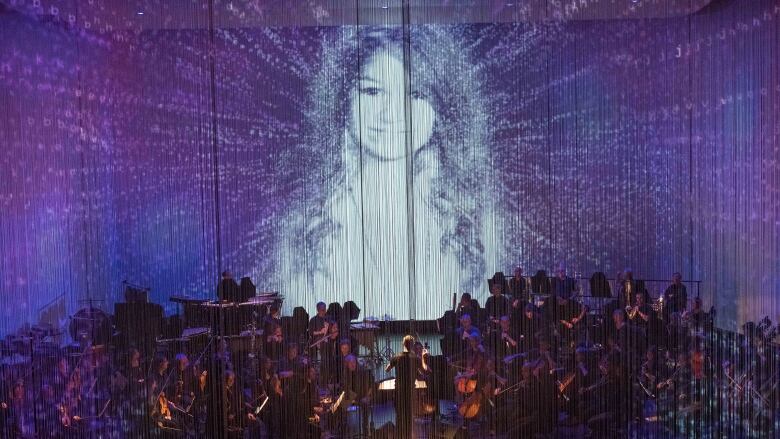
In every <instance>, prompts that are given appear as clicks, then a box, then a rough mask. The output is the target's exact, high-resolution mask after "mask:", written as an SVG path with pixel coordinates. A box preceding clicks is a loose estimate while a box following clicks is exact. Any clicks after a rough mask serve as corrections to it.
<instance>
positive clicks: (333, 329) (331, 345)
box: [320, 319, 340, 384]
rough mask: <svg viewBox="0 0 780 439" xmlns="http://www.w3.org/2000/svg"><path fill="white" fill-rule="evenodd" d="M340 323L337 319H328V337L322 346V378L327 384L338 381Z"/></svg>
mask: <svg viewBox="0 0 780 439" xmlns="http://www.w3.org/2000/svg"><path fill="white" fill-rule="evenodd" d="M339 334H340V331H339V324H338V321H336V320H333V319H331V320H328V338H327V339H325V342H323V343H322V344H321V345H320V346H321V347H320V358H322V362H321V363H320V367H321V370H320V379H321V381H322V382H323V383H325V384H334V383H336V382H337V381H338V373H339V365H340V364H339V361H338V360H339V355H340V354H339V350H340V339H339Z"/></svg>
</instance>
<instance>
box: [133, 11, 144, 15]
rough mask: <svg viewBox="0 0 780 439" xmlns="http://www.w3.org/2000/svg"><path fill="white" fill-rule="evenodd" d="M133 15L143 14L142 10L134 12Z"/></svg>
mask: <svg viewBox="0 0 780 439" xmlns="http://www.w3.org/2000/svg"><path fill="white" fill-rule="evenodd" d="M135 15H144V11H138V12H136V13H135Z"/></svg>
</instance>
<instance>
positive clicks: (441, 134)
mask: <svg viewBox="0 0 780 439" xmlns="http://www.w3.org/2000/svg"><path fill="white" fill-rule="evenodd" d="M459 41H460V39H459V38H457V36H456V35H454V34H453V31H452V30H451V28H443V27H437V26H423V25H417V26H408V27H381V28H377V27H365V26H349V27H342V28H338V29H335V30H332V31H328V32H327V33H326V34H325V35H324V38H323V44H322V51H321V57H320V63H319V65H318V68H317V69H316V70H314V71H313V77H312V78H311V80H310V83H309V84H310V85H309V93H308V96H309V98H308V100H307V102H305V110H304V123H303V126H302V132H303V138H302V141H301V142H300V143H299V144H298V145H297V146H296V147H295V148H292V149H291V150H288V152H287V154H290V155H289V156H288V157H286V158H282V160H281V161H280V162H281V163H284V165H283V166H282V167H281V168H280V169H279V171H280V172H285V171H286V172H287V173H288V175H286V178H289V179H291V180H293V181H295V184H293V185H292V193H291V194H289V197H288V200H290V201H291V202H290V203H288V206H287V207H288V218H289V219H290V220H291V221H293V222H296V221H303V223H299V224H296V226H297V227H293V228H289V227H285V228H286V229H287V230H296V229H297V231H296V232H294V233H296V236H295V237H294V238H293V239H294V240H295V241H296V243H294V244H293V245H294V246H296V247H298V248H297V249H296V250H295V251H291V252H290V253H291V254H292V257H294V258H296V259H297V260H295V261H290V262H291V263H293V264H295V265H294V266H297V267H301V268H303V267H305V268H306V270H307V271H309V272H311V271H312V270H314V271H316V270H323V269H325V266H326V265H327V264H326V259H324V258H323V257H324V256H327V255H323V254H320V253H323V251H322V246H321V245H320V243H321V242H322V240H325V239H328V237H329V236H331V235H333V234H334V233H336V232H337V231H338V230H339V229H340V227H341V225H340V224H338V223H337V221H336V220H335V219H334V218H332V217H330V215H329V214H328V212H329V209H328V207H329V204H330V203H333V202H334V200H336V199H337V198H338V197H340V196H344V194H346V193H347V192H348V191H349V190H351V188H349V187H347V186H348V184H349V181H350V176H351V175H352V172H355V170H350V169H347V167H348V163H349V160H348V155H349V154H355V155H358V154H359V153H360V151H359V148H360V145H356V144H355V142H351V141H350V139H349V137H350V136H349V135H348V134H347V132H348V129H349V123H350V122H349V121H350V114H351V112H350V110H351V109H350V104H351V99H350V95H351V93H352V92H353V91H355V90H356V87H357V82H358V79H359V76H360V72H361V71H362V70H363V68H364V66H365V64H366V63H367V62H368V61H369V60H370V59H371V57H372V55H373V54H375V53H377V52H379V51H382V50H386V51H389V52H390V53H392V54H403V53H404V45H406V47H407V50H408V51H407V52H406V53H408V54H409V56H408V58H407V59H402V61H403V62H404V65H405V68H406V69H408V70H407V72H408V78H409V81H410V86H411V87H410V88H414V89H415V90H419V91H422V92H423V93H424V94H425V95H426V96H427V98H428V101H429V103H430V104H431V105H432V107H433V108H434V110H435V112H436V119H435V122H434V126H433V132H432V135H431V137H430V139H429V140H428V142H427V143H426V144H425V145H424V146H423V147H422V148H420V150H419V151H417V152H416V153H415V157H414V158H413V163H416V159H417V157H418V156H419V155H420V153H422V152H424V151H427V152H428V153H433V154H434V157H435V159H436V160H437V161H438V165H437V166H438V168H439V172H438V177H436V179H435V180H434V181H433V182H432V190H431V193H430V194H429V195H428V197H427V198H428V202H429V203H430V204H431V205H432V206H434V208H435V210H436V211H437V212H438V213H439V214H440V215H441V218H444V219H445V221H444V222H443V224H442V228H443V232H442V238H441V242H440V243H439V244H440V250H441V251H442V252H450V253H453V254H455V255H457V259H458V260H459V262H460V265H461V267H460V268H461V270H463V271H464V274H466V273H468V276H465V278H464V283H468V284H469V285H462V286H463V287H464V288H471V287H473V286H476V285H479V284H480V282H481V281H482V277H483V275H484V272H485V261H484V257H483V253H484V244H483V242H482V240H481V220H480V218H481V213H482V212H483V210H484V209H485V206H484V203H485V201H484V200H485V191H484V189H483V188H484V186H485V184H484V182H485V177H486V173H485V169H487V163H488V160H489V154H488V145H489V144H490V139H491V134H490V128H489V124H488V117H487V111H488V109H487V108H486V107H487V105H486V100H485V99H484V96H483V91H484V90H483V85H482V83H481V81H480V79H479V76H480V75H479V72H478V71H477V69H476V68H475V67H474V64H473V63H472V62H471V60H470V58H469V54H468V53H467V51H466V49H465V47H463V46H462V45H461V44H459ZM401 56H402V55H401ZM291 164H292V165H294V166H290V165H291ZM418 168H419V167H418V166H417V165H416V164H415V165H414V166H413V169H415V170H418ZM288 181H290V180H288ZM299 258H300V259H299Z"/></svg>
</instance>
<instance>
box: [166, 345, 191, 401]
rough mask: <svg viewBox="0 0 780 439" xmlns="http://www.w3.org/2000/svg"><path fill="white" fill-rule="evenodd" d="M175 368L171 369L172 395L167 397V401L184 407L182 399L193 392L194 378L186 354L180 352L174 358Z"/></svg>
mask: <svg viewBox="0 0 780 439" xmlns="http://www.w3.org/2000/svg"><path fill="white" fill-rule="evenodd" d="M174 364H175V367H174V369H173V376H172V377H171V381H172V382H173V388H174V391H173V394H171V395H168V399H169V400H170V401H171V402H173V403H174V404H176V405H178V406H182V405H184V397H185V396H189V395H191V394H192V393H194V391H195V380H196V377H195V375H194V374H193V369H192V367H190V360H189V358H188V357H187V354H185V353H183V352H180V353H178V354H176V357H175V358H174Z"/></svg>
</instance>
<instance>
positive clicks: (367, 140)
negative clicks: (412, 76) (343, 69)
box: [349, 50, 436, 161]
mask: <svg viewBox="0 0 780 439" xmlns="http://www.w3.org/2000/svg"><path fill="white" fill-rule="evenodd" d="M408 86H409V87H408V88H409V93H410V96H409V102H410V106H409V107H407V100H406V90H407V84H405V74H404V65H403V63H402V62H401V60H400V59H398V57H396V56H395V55H393V54H391V53H390V52H389V51H386V50H383V51H380V52H377V53H375V54H374V55H373V56H371V58H369V60H368V61H367V62H366V64H365V66H364V67H363V69H362V70H361V72H360V77H359V78H358V83H357V88H356V90H354V91H353V92H352V95H351V99H350V112H351V114H350V117H351V120H350V127H349V131H350V135H351V136H352V138H353V140H354V141H355V142H356V143H357V144H359V145H361V146H362V148H363V151H364V152H365V153H366V154H368V155H369V156H373V157H375V158H377V159H380V160H384V161H390V160H398V159H401V158H403V157H405V156H406V152H407V148H406V138H407V134H409V135H410V136H411V137H410V138H411V148H410V150H409V151H410V152H411V153H414V152H416V151H417V150H419V149H420V148H422V147H423V146H425V144H426V143H428V141H429V140H430V138H431V133H432V132H433V123H434V121H435V119H436V111H435V110H434V109H433V106H432V105H431V102H430V97H429V96H426V95H425V94H424V93H423V92H421V91H420V90H418V89H417V88H416V87H415V84H413V83H412V84H408ZM407 112H409V117H408V118H407V116H406V113H407ZM407 120H408V123H407Z"/></svg>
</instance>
